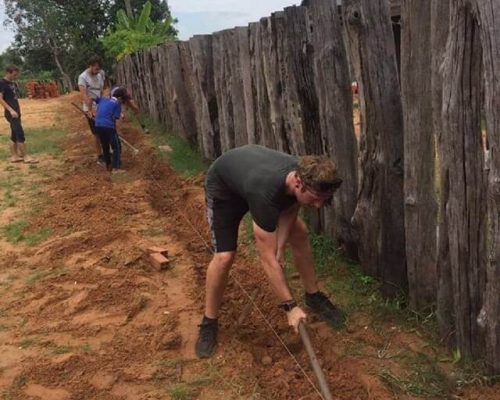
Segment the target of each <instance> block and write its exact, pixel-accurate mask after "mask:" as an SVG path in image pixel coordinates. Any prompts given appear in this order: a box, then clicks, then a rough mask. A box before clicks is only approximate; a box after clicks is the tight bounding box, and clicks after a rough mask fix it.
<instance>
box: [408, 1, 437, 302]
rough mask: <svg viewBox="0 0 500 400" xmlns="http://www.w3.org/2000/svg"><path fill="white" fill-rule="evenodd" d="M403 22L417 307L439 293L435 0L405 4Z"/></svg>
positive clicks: (412, 283) (411, 274)
mask: <svg viewBox="0 0 500 400" xmlns="http://www.w3.org/2000/svg"><path fill="white" fill-rule="evenodd" d="M402 25H403V29H402V46H401V92H402V100H403V116H404V127H405V135H404V138H405V140H404V142H405V146H404V152H405V156H404V158H405V180H404V191H405V193H404V196H405V230H406V259H407V267H408V286H409V294H410V307H411V308H412V309H414V310H417V309H422V308H424V307H426V306H430V305H431V304H434V303H435V300H436V294H437V271H436V223H437V201H436V196H435V189H434V160H435V157H436V154H435V145H434V136H433V119H432V90H431V89H432V87H431V83H432V81H431V80H430V79H429V76H431V73H432V56H431V0H406V1H405V2H403V13H402Z"/></svg>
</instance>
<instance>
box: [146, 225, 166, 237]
mask: <svg viewBox="0 0 500 400" xmlns="http://www.w3.org/2000/svg"><path fill="white" fill-rule="evenodd" d="M142 233H143V235H144V236H149V237H155V236H161V235H164V234H165V229H163V228H161V227H154V226H153V227H149V228H146V229H144V230H143V231H142Z"/></svg>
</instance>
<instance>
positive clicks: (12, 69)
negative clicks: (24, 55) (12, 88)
mask: <svg viewBox="0 0 500 400" xmlns="http://www.w3.org/2000/svg"><path fill="white" fill-rule="evenodd" d="M17 71H19V67H18V66H17V65H14V64H9V65H7V66H6V67H5V72H7V73H8V74H12V73H13V72H17Z"/></svg>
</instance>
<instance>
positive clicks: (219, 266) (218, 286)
mask: <svg viewBox="0 0 500 400" xmlns="http://www.w3.org/2000/svg"><path fill="white" fill-rule="evenodd" d="M207 211H208V213H207V216H208V223H209V226H210V232H211V234H212V244H213V247H214V252H215V254H214V256H213V258H212V261H211V262H210V264H209V266H208V270H207V281H206V298H205V315H204V316H203V320H202V321H201V325H200V333H199V336H198V340H197V341H196V348H195V350H196V355H197V356H198V357H200V358H208V357H210V356H211V355H212V354H213V353H214V351H215V347H216V345H217V333H218V320H217V318H218V316H219V310H220V306H221V304H222V298H223V295H224V290H225V288H226V285H227V278H228V275H229V270H230V268H231V265H232V264H233V261H234V258H235V255H236V247H237V242H238V227H239V224H240V221H241V219H242V218H243V216H244V215H245V213H246V212H247V211H248V208H247V206H246V203H244V204H242V203H241V202H238V201H237V200H236V201H224V202H220V201H217V200H213V199H211V198H208V196H207Z"/></svg>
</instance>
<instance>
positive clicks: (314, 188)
mask: <svg viewBox="0 0 500 400" xmlns="http://www.w3.org/2000/svg"><path fill="white" fill-rule="evenodd" d="M340 185H342V179H340V178H339V179H336V180H334V181H333V182H318V183H316V184H315V185H307V184H306V185H304V186H305V187H306V189H307V190H309V191H311V192H313V193H314V194H317V195H320V196H326V197H328V196H330V195H332V194H333V193H334V192H335V191H336V190H337V189H338V188H339V187H340Z"/></svg>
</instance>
